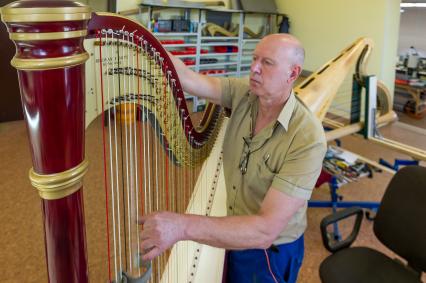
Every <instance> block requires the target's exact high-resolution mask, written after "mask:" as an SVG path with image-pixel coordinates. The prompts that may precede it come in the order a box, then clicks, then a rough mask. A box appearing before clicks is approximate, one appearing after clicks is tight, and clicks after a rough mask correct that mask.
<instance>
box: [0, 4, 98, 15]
mask: <svg viewBox="0 0 426 283" xmlns="http://www.w3.org/2000/svg"><path fill="white" fill-rule="evenodd" d="M0 11H1V13H2V14H3V15H30V14H79V13H80V14H81V13H90V11H91V9H90V7H89V6H85V5H84V6H83V5H82V6H80V7H56V8H48V7H46V8H18V7H13V5H7V6H5V7H3V8H2V9H1V10H0Z"/></svg>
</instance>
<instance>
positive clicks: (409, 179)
mask: <svg viewBox="0 0 426 283" xmlns="http://www.w3.org/2000/svg"><path fill="white" fill-rule="evenodd" d="M351 216H354V217H356V218H355V224H354V228H353V230H352V233H351V234H350V235H349V236H348V238H346V239H344V240H342V241H338V242H335V241H334V240H333V239H330V235H329V233H327V226H328V225H330V224H334V223H336V222H338V221H339V220H342V219H345V218H348V217H351ZM362 217H363V211H362V209H361V208H358V207H352V208H349V209H345V210H341V211H339V212H337V213H335V214H332V215H329V216H327V217H325V218H324V219H323V220H322V222H321V236H322V240H323V243H324V246H325V247H326V249H327V250H329V251H330V252H332V255H330V256H329V257H327V258H326V259H325V260H324V261H323V262H322V263H321V265H320V277H321V281H322V282H323V283H340V282H342V283H343V282H344V283H373V282H374V283H381V282H386V283H393V282H395V283H410V282H421V280H420V277H421V274H422V272H425V270H426V168H425V167H421V166H407V167H404V168H402V169H401V170H399V171H398V172H397V173H396V174H395V175H394V176H393V178H392V180H391V182H390V183H389V185H388V187H387V188H386V191H385V194H384V195H383V199H382V202H381V204H380V207H379V209H378V211H377V214H376V216H375V218H374V223H373V230H374V234H375V235H376V237H377V238H378V239H379V240H380V242H382V243H383V244H384V245H385V246H386V247H388V248H389V249H390V250H392V251H393V252H395V253H396V254H397V255H398V256H400V257H401V258H403V259H404V260H406V261H407V264H404V263H403V262H402V261H400V260H395V259H391V258H389V257H388V256H386V255H384V254H383V253H381V252H379V251H376V250H374V249H371V248H368V247H350V245H351V244H352V243H353V241H354V240H355V238H356V236H357V234H358V231H359V228H360V225H361V221H362Z"/></svg>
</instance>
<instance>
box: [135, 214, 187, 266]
mask: <svg viewBox="0 0 426 283" xmlns="http://www.w3.org/2000/svg"><path fill="white" fill-rule="evenodd" d="M139 224H141V225H142V231H141V233H140V240H141V244H140V248H141V250H142V253H143V254H144V255H143V256H142V260H152V259H153V258H155V257H156V256H158V255H160V254H161V253H162V252H164V251H165V250H166V249H168V248H170V247H171V246H173V245H174V244H175V243H176V242H177V241H180V240H183V238H184V229H185V225H184V218H183V216H182V215H179V214H176V213H172V212H155V213H152V214H149V215H146V216H143V217H142V218H141V219H140V221H139Z"/></svg>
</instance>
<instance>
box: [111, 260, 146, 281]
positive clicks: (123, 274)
mask: <svg viewBox="0 0 426 283" xmlns="http://www.w3.org/2000/svg"><path fill="white" fill-rule="evenodd" d="M143 267H144V273H143V274H142V275H141V276H139V277H132V276H130V275H129V274H127V273H126V272H125V271H122V272H121V280H120V283H147V282H148V281H149V279H151V274H152V265H151V262H150V261H149V262H146V263H144V264H143ZM111 283H117V282H116V281H115V280H113V281H112V282H111Z"/></svg>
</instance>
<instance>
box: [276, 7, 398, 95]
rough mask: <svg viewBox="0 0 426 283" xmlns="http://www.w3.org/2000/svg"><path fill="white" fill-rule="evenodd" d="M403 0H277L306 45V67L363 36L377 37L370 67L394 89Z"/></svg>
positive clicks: (314, 66) (316, 64)
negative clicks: (401, 2) (401, 1)
mask: <svg viewBox="0 0 426 283" xmlns="http://www.w3.org/2000/svg"><path fill="white" fill-rule="evenodd" d="M399 4H400V1H399V0H321V1H313V0H277V5H278V7H279V11H280V12H282V13H286V14H287V15H288V16H289V18H290V23H291V29H290V31H291V33H292V34H294V35H295V36H297V37H298V38H299V39H300V40H301V41H302V43H303V44H304V46H305V49H306V54H307V57H306V64H305V69H307V70H312V71H314V70H316V69H318V68H319V67H320V66H321V65H322V64H324V63H325V62H326V61H328V60H330V59H331V58H333V57H334V56H336V55H337V54H338V53H339V52H340V51H341V50H342V49H343V48H344V47H346V46H348V45H349V44H350V43H351V42H353V41H354V40H355V39H357V38H358V37H361V36H367V37H370V38H372V39H373V40H374V42H375V47H374V49H373V53H372V55H371V57H370V61H369V63H368V68H367V71H368V72H369V73H370V74H375V75H377V76H378V78H379V79H380V80H382V81H384V83H385V84H386V86H387V87H388V88H389V89H390V90H391V91H392V92H393V86H394V76H395V63H396V62H395V61H396V55H397V42H398V30H399V17H400V12H399V10H400V9H399Z"/></svg>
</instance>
